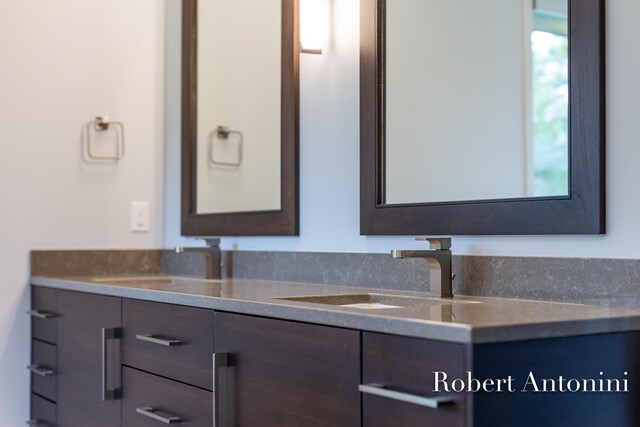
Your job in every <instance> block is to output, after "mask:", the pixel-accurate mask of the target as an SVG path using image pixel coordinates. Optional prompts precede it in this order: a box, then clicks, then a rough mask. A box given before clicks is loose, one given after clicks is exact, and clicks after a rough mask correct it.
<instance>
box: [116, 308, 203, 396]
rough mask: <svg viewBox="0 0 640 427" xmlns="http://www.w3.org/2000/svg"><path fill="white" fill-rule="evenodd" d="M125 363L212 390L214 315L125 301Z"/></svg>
mask: <svg viewBox="0 0 640 427" xmlns="http://www.w3.org/2000/svg"><path fill="white" fill-rule="evenodd" d="M122 320H123V350H122V351H123V355H122V357H123V363H124V364H125V365H127V366H131V367H134V368H138V369H141V370H143V371H147V372H152V373H154V374H158V375H162V376H164V377H168V378H172V379H175V380H178V381H182V382H184V383H187V384H192V385H195V386H198V387H202V388H205V389H207V390H211V385H212V384H211V381H212V379H211V376H212V370H211V357H212V354H213V311H212V310H205V309H201V308H192V307H183V306H178V305H171V304H162V303H156V302H148V301H137V300H124V304H123V319H122Z"/></svg>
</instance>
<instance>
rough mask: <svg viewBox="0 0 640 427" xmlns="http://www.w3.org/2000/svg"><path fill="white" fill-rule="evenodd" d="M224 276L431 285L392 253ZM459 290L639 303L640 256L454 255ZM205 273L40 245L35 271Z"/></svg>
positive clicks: (321, 258)
mask: <svg viewBox="0 0 640 427" xmlns="http://www.w3.org/2000/svg"><path fill="white" fill-rule="evenodd" d="M223 260H224V268H223V274H224V276H225V277H232V278H240V279H262V280H279V281H286V282H300V283H319V284H329V285H342V286H361V287H367V288H374V289H395V290H407V291H424V290H426V289H428V280H429V275H428V271H427V266H426V263H425V262H424V260H420V259H416V260H394V259H392V258H391V257H390V256H389V255H386V254H356V253H317V252H261V251H260V252H259V251H255V252H254V251H229V252H224V254H223ZM453 271H454V272H455V274H456V279H455V280H454V282H453V286H454V293H455V294H457V295H470V296H491V297H502V298H517V299H532V300H540V301H556V302H572V303H582V304H594V305H611V306H624V307H640V260H627V259H600V258H534V257H492V256H454V257H453ZM160 273H162V274H173V275H194V276H203V275H204V261H203V258H202V256H201V255H200V254H176V253H175V252H173V251H170V250H144V251H126V250H125V251H34V252H32V275H34V276H74V275H123V274H138V275H140V274H151V275H153V274H160Z"/></svg>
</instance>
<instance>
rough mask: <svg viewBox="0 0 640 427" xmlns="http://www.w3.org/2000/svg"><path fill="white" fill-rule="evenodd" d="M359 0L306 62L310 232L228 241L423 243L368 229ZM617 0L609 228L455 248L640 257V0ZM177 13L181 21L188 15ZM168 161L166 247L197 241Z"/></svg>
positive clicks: (268, 246) (324, 245)
mask: <svg viewBox="0 0 640 427" xmlns="http://www.w3.org/2000/svg"><path fill="white" fill-rule="evenodd" d="M358 3H359V2H358V0H332V5H333V11H332V14H333V28H332V32H333V41H332V43H331V45H330V46H329V47H328V48H327V49H326V54H324V55H322V56H319V57H317V56H311V55H303V57H302V60H301V92H302V94H301V132H300V134H301V141H300V147H301V156H300V173H301V176H300V184H301V191H300V195H301V197H300V221H301V222H300V224H301V228H300V232H301V235H300V237H297V238H296V237H294V238H291V237H281V238H277V237H274V238H233V239H232V238H228V239H224V240H223V246H224V247H225V248H231V247H236V248H238V249H244V250H282V251H336V252H385V251H387V250H389V249H392V248H409V247H419V246H420V244H418V243H416V242H413V241H412V239H411V238H408V237H402V238H389V237H362V236H360V235H359V219H358V215H359V213H358V209H359V207H358V204H359V184H358V180H359V164H358V149H359V148H358V144H359V141H358V138H359V133H358V127H359V123H358V120H359V118H358V114H359V110H358V108H359V107H358V102H359V98H358V93H359V89H358V84H359V83H358V73H359V71H358V61H359V57H358V31H359V30H358V22H359V21H358V19H359V18H358V14H359V12H358V11H359V9H358ZM607 5H608V10H607V27H608V28H607V32H608V33H607V67H608V70H607V90H608V93H607V97H608V103H607V120H608V127H607V128H608V130H607V138H608V141H607V168H608V174H607V190H608V204H607V211H608V221H607V222H608V230H609V232H608V234H607V235H606V236H577V237H568V236H555V237H554V236H551V237H519V236H514V237H461V238H455V239H454V242H453V243H454V252H455V253H459V254H477V255H529V256H567V257H581V256H585V257H612V258H615V257H620V258H640V244H639V243H638V242H640V225H639V223H638V218H640V193H639V192H638V190H637V189H636V187H637V183H638V182H640V169H639V168H638V167H637V163H638V159H639V158H640V144H638V143H637V140H638V127H637V120H638V119H637V118H638V117H639V116H640V104H638V103H637V102H636V100H637V99H638V98H639V97H640V81H638V79H637V76H638V75H640V57H639V56H638V55H636V54H635V52H636V51H637V49H638V46H639V45H640V28H638V26H637V17H638V16H640V2H634V1H628V0H609V1H608V2H607ZM173 12H175V11H172V15H170V16H172V18H171V19H173V20H175V19H178V18H177V17H178V16H179V15H175V14H173ZM172 36H175V34H173V35H171V34H170V35H169V37H172ZM176 47H177V46H176V45H173V46H172V48H171V49H170V50H169V51H168V55H169V56H170V59H169V60H170V61H171V60H172V59H171V58H174V59H175V58H177V57H179V56H176V55H178V54H179V49H178V50H177V49H176ZM172 79H173V80H172V81H170V82H168V84H169V86H175V85H178V84H179V79H178V78H177V76H175V75H174V76H173V78H172ZM167 102H168V103H169V105H175V103H176V102H179V98H175V97H168V99H167ZM172 108H175V107H172ZM171 120H172V121H175V120H177V118H171ZM171 127H172V128H175V124H173V125H171ZM167 142H168V146H167V156H171V157H170V158H173V156H175V155H176V153H177V152H178V150H179V148H178V144H179V135H177V134H176V133H175V131H174V132H172V133H171V134H169V135H168V139H167ZM167 166H168V168H167V175H166V182H167V185H166V193H165V197H166V199H167V203H166V209H167V210H166V212H165V218H166V222H165V245H167V246H173V245H175V244H177V243H179V242H186V243H190V242H187V239H181V238H180V231H179V219H180V212H179V193H180V190H179V181H180V180H179V163H178V158H177V157H176V158H174V159H173V160H172V161H170V163H169V164H168V165H167Z"/></svg>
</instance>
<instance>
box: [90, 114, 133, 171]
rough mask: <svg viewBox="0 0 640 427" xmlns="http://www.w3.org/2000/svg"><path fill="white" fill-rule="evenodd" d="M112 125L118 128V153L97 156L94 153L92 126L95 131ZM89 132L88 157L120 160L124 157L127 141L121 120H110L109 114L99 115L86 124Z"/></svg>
mask: <svg viewBox="0 0 640 427" xmlns="http://www.w3.org/2000/svg"><path fill="white" fill-rule="evenodd" d="M111 126H114V128H115V129H116V155H115V156H97V155H95V154H94V153H93V151H92V149H91V147H92V141H91V133H92V128H93V131H95V132H105V131H107V130H109V128H110V127H111ZM85 128H86V132H87V157H89V158H90V159H91V160H96V161H118V160H122V159H123V158H124V154H125V143H124V125H123V124H122V123H121V122H110V121H109V117H107V116H97V117H96V118H95V119H94V120H93V121H91V122H89V123H87V124H86V126H85Z"/></svg>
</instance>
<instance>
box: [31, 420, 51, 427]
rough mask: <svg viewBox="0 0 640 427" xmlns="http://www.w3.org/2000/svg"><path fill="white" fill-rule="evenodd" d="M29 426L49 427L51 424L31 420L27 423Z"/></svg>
mask: <svg viewBox="0 0 640 427" xmlns="http://www.w3.org/2000/svg"><path fill="white" fill-rule="evenodd" d="M27 425H28V426H30V427H49V424H47V423H45V422H43V421H38V420H29V421H27Z"/></svg>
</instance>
